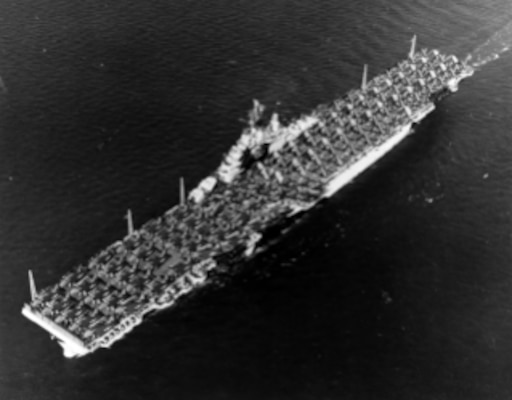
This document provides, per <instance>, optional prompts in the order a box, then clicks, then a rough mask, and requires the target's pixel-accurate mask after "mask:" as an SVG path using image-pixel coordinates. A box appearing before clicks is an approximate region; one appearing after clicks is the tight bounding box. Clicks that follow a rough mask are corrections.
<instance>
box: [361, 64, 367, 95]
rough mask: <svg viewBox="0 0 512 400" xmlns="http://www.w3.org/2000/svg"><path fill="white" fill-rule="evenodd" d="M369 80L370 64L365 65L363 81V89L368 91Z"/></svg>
mask: <svg viewBox="0 0 512 400" xmlns="http://www.w3.org/2000/svg"><path fill="white" fill-rule="evenodd" d="M367 80H368V64H365V65H364V67H363V79H362V81H361V89H362V90H366V83H367Z"/></svg>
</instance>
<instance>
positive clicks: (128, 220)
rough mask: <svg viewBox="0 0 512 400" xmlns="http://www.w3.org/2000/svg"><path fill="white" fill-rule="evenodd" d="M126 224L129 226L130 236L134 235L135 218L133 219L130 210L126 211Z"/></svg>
mask: <svg viewBox="0 0 512 400" xmlns="http://www.w3.org/2000/svg"><path fill="white" fill-rule="evenodd" d="M126 223H127V224H128V236H131V235H132V234H133V218H132V210H130V209H128V211H126Z"/></svg>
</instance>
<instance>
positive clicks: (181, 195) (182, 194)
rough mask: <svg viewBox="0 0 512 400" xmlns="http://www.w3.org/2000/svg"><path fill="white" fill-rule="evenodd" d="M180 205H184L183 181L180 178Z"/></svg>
mask: <svg viewBox="0 0 512 400" xmlns="http://www.w3.org/2000/svg"><path fill="white" fill-rule="evenodd" d="M180 205H182V206H183V205H185V180H184V179H183V177H182V176H181V177H180Z"/></svg>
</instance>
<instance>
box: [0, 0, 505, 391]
mask: <svg viewBox="0 0 512 400" xmlns="http://www.w3.org/2000/svg"><path fill="white" fill-rule="evenodd" d="M511 18H512V6H511V4H510V2H508V1H505V0H489V1H485V2H482V1H477V0H467V1H452V2H445V1H433V0H430V1H427V0H418V1H415V2H410V1H405V0H396V1H393V2H389V1H383V0H366V1H364V2H360V1H355V0H345V1H334V0H326V1H322V2H317V1H311V0H297V1H284V0H278V1H273V2H268V1H254V0H252V1H247V0H238V1H230V2H227V1H216V2H208V1H194V2H192V1H175V0H168V1H165V2H164V1H160V0H156V1H152V2H135V1H133V0H118V1H116V2H111V1H106V0H102V1H97V0H91V1H88V2H66V1H62V0H53V1H51V2H50V1H43V0H39V1H36V0H27V1H25V2H2V3H1V4H0V76H1V77H2V80H3V85H2V86H3V90H0V265H1V268H0V317H1V318H0V399H2V400H3V399H6V400H11V399H13V400H18V399H20V400H31V399H44V400H46V399H48V400H49V399H52V400H58V399H126V400H128V399H237V400H238V399H242V400H244V399H436V400H437V399H500V400H501V399H507V398H511V397H512V383H511V382H512V251H511V244H512V243H511V238H512V236H511V232H512V230H511V218H512V217H511V212H512V201H511V200H512V131H511V126H512V115H511V113H510V110H511V104H512V81H511V79H510V71H511V70H512V54H511V53H509V52H507V51H506V50H505V49H506V48H507V47H508V45H507V43H508V42H509V41H510V42H512V38H511V37H510V36H511V35H510V33H509V32H510V25H509V24H510V21H511ZM414 33H415V34H417V35H418V39H419V45H420V47H421V46H425V47H435V48H439V49H440V50H442V51H444V52H450V53H454V54H456V55H458V56H459V57H465V56H466V55H467V54H472V55H473V56H474V57H473V60H474V62H475V64H478V65H479V69H478V71H477V73H476V74H475V75H474V77H472V78H471V79H468V80H467V81H464V82H463V83H462V84H461V87H460V90H459V92H457V93H456V94H454V95H453V96H451V97H448V98H447V99H445V100H444V101H443V102H441V103H440V104H439V106H438V108H437V110H436V111H435V112H434V113H433V114H431V115H430V116H429V117H428V118H427V119H426V120H425V121H423V123H422V124H421V125H420V126H419V127H417V128H416V132H415V134H413V135H411V136H410V137H408V138H407V139H406V140H405V141H404V142H403V143H402V144H400V145H399V146H398V147H397V148H396V150H394V152H392V153H391V154H389V155H388V156H386V158H385V159H383V160H382V161H380V162H379V163H377V164H376V165H375V166H373V167H372V168H371V169H370V170H369V171H367V172H366V173H365V174H364V175H363V176H361V177H360V178H359V179H358V180H357V181H356V182H355V183H353V184H352V185H350V187H348V188H347V189H346V190H343V191H342V192H340V193H339V194H337V195H336V196H335V197H334V198H332V199H331V200H329V201H328V202H327V203H326V204H324V205H323V206H322V207H320V208H319V209H317V210H315V211H314V212H312V213H311V214H310V215H308V216H307V217H306V218H305V219H304V220H303V221H301V222H300V224H299V225H298V226H297V227H296V228H295V229H294V230H293V231H292V232H291V233H290V234H289V235H287V236H286V237H284V238H283V239H282V241H281V242H280V243H279V245H277V246H275V247H273V248H271V249H269V251H267V252H266V253H264V254H262V255H261V256H259V257H257V258H256V259H255V260H254V261H253V262H251V263H250V265H248V266H247V268H246V271H245V272H244V273H242V274H241V275H240V276H238V277H236V278H234V279H233V280H231V281H229V282H226V284H225V286H224V287H222V288H212V289H209V290H205V291H204V292H203V293H200V294H198V295H197V296H194V297H193V298H191V299H190V300H186V301H184V302H183V303H182V304H181V305H179V306H178V307H176V308H175V309H172V310H168V311H165V312H162V313H160V314H158V315H155V316H153V317H152V318H150V319H149V320H147V321H146V322H145V323H144V324H143V325H141V326H140V327H138V328H137V329H136V330H135V331H133V332H132V333H131V334H130V335H129V336H128V337H126V338H125V339H124V340H122V341H120V342H117V343H116V344H115V345H114V346H113V347H112V348H111V349H110V350H101V351H98V352H96V353H94V354H92V355H89V356H87V357H85V358H82V359H77V360H67V359H64V358H63V357H62V354H61V350H60V348H59V346H58V345H57V344H56V343H55V342H52V341H51V340H50V339H49V337H48V335H47V334H46V333H45V332H44V331H43V330H41V329H40V328H38V327H37V326H36V325H34V324H32V323H30V322H29V321H28V320H26V319H24V318H23V317H22V316H21V314H20V310H21V307H22V305H23V303H24V302H25V301H28V298H29V290H28V282H27V270H28V269H32V270H33V272H34V274H35V277H36V283H37V284H38V285H39V286H41V287H42V286H45V285H49V284H52V283H54V282H55V281H56V280H58V279H59V277H60V276H61V275H62V274H63V273H64V272H66V271H67V270H68V269H70V268H71V267H73V266H74V265H76V264H78V263H80V262H84V261H86V260H87V259H88V258H89V257H90V256H91V255H93V254H94V253H96V252H97V251H98V250H100V249H101V248H103V247H104V246H106V245H108V244H109V243H111V242H113V241H115V240H117V239H118V238H120V237H122V236H123V235H124V234H125V229H126V227H125V221H124V220H123V214H124V213H125V211H126V209H127V208H131V209H132V210H133V212H134V217H135V225H137V226H138V225H141V224H142V223H143V222H145V221H146V220H147V219H149V218H151V217H155V216H157V215H159V214H161V213H163V212H164V211H165V210H166V209H168V208H170V207H171V206H172V205H173V204H175V203H176V202H177V200H178V179H179V177H180V176H184V177H185V178H186V181H187V184H188V186H189V187H192V186H194V185H195V184H196V183H197V182H198V181H199V180H200V179H201V178H202V177H204V176H205V175H206V174H208V173H209V172H210V171H212V170H213V169H214V168H215V167H216V165H217V164H218V162H219V161H220V159H221V157H222V154H223V153H224V152H225V151H226V150H227V149H228V148H229V146H230V145H231V143H232V142H233V141H234V140H236V138H237V137H238V135H239V134H240V132H241V129H242V128H243V124H244V123H243V121H242V120H243V119H244V118H245V117H246V112H247V110H248V109H249V108H250V107H251V104H252V99H253V98H257V99H259V100H260V101H261V102H263V103H264V104H266V105H267V106H268V107H269V108H270V109H271V110H273V111H277V112H279V114H280V116H281V119H282V120H283V121H287V120H290V119H291V118H293V117H296V116H299V115H300V114H301V113H306V112H307V111H308V110H310V109H311V108H313V107H315V106H316V105H317V104H319V103H322V102H327V101H330V100H332V99H334V98H336V97H337V96H340V95H341V94H343V93H344V92H345V91H347V90H349V89H351V88H353V87H355V86H357V85H358V84H359V82H360V76H361V72H362V65H363V64H364V63H367V64H369V66H370V70H369V71H370V75H374V74H377V73H381V72H383V71H384V70H385V69H386V68H388V67H390V66H391V65H393V64H394V63H395V62H397V61H398V60H400V59H401V58H403V57H405V56H406V54H407V51H408V46H409V40H410V38H411V36H412V35H413V34H414ZM498 55H499V57H498ZM0 89H2V88H0Z"/></svg>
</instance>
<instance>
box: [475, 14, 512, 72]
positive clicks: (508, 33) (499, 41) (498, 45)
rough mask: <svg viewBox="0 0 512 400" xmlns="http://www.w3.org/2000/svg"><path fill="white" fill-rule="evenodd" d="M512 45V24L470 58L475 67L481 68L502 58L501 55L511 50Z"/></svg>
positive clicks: (477, 49)
mask: <svg viewBox="0 0 512 400" xmlns="http://www.w3.org/2000/svg"><path fill="white" fill-rule="evenodd" d="M511 43H512V22H509V23H507V24H506V25H505V26H504V27H503V28H502V29H500V30H499V31H498V32H496V33H495V34H494V35H492V36H491V37H490V38H489V40H487V41H486V42H485V43H484V44H482V45H480V46H478V47H477V48H476V49H475V50H473V51H472V52H471V54H470V55H469V56H468V59H469V60H473V61H472V62H471V65H472V66H473V67H475V68H476V67H480V66H482V65H485V64H487V63H489V62H491V61H494V60H497V59H498V58H500V54H502V53H504V52H506V51H508V50H509V49H510V44H511Z"/></svg>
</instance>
